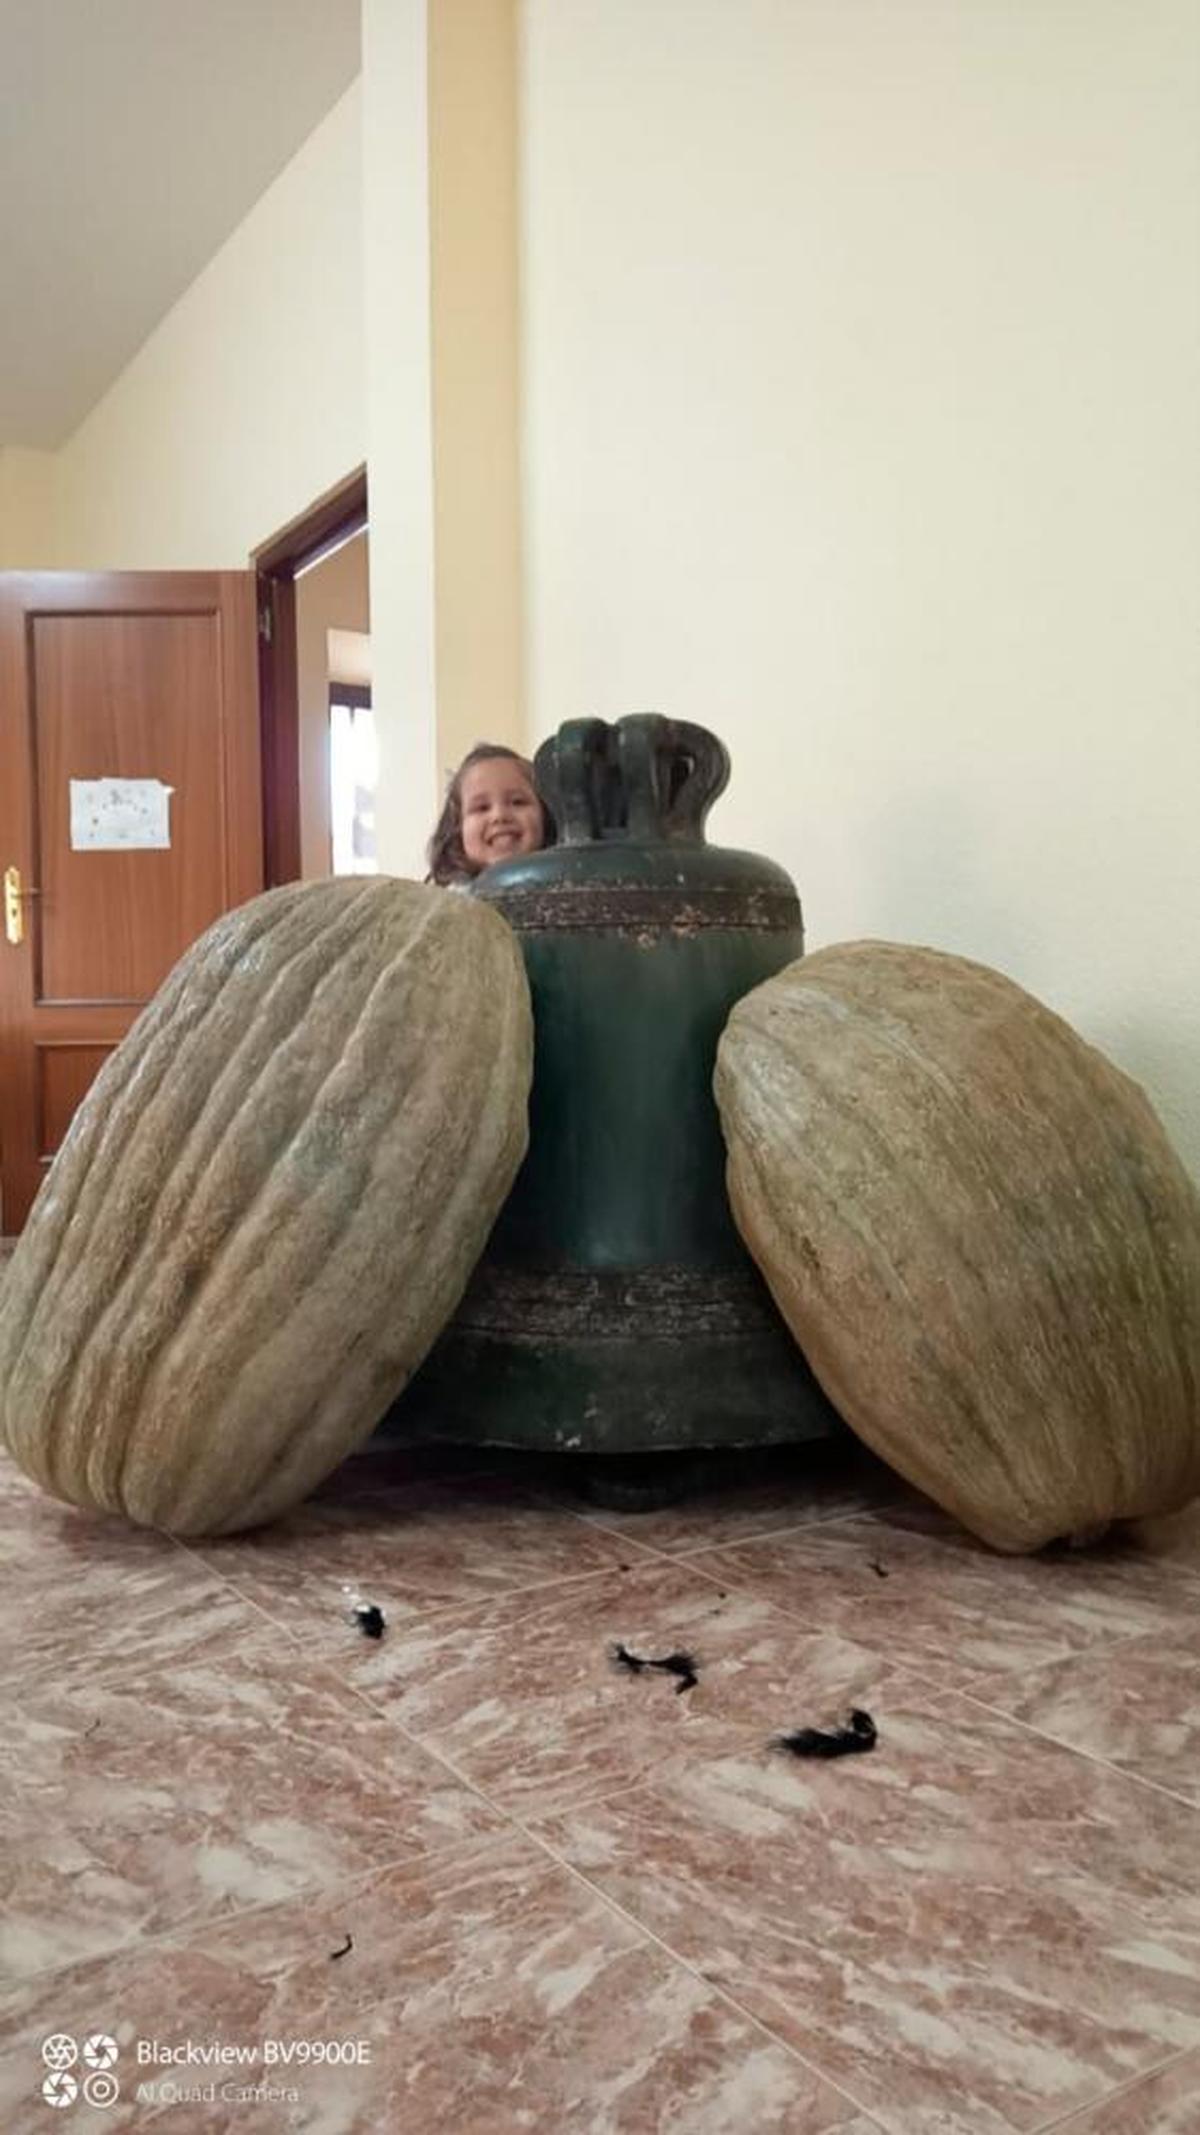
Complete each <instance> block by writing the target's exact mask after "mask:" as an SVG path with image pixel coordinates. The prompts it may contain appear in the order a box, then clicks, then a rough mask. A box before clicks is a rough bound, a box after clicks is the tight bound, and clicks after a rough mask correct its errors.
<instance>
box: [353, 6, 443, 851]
mask: <svg viewBox="0 0 1200 2135" xmlns="http://www.w3.org/2000/svg"><path fill="white" fill-rule="evenodd" d="M362 38H363V75H362V82H363V247H364V249H363V258H364V274H365V302H366V321H367V466H368V470H369V475H370V483H371V657H372V665H373V668H374V682H373V685H372V692H373V700H374V711H375V726H376V732H377V734H378V737H379V781H380V783H379V808H378V814H377V817H376V829H377V835H378V843H379V864H380V867H381V868H382V869H383V870H384V871H385V872H386V873H389V874H395V875H420V874H421V873H423V871H424V858H423V855H424V847H425V841H426V839H427V838H428V836H429V831H430V827H431V824H432V822H433V818H434V814H435V810H436V802H437V793H438V775H437V762H438V746H437V673H436V659H435V648H434V540H433V442H432V418H431V395H432V383H431V374H432V356H431V350H430V315H429V112H428V86H427V84H428V39H427V24H426V0H363V10H362Z"/></svg>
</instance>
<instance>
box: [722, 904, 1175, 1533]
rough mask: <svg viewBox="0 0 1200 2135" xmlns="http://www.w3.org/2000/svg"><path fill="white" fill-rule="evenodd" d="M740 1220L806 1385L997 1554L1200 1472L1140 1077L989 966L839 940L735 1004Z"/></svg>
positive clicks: (1080, 1525)
mask: <svg viewBox="0 0 1200 2135" xmlns="http://www.w3.org/2000/svg"><path fill="white" fill-rule="evenodd" d="M715 1090H716V1096H717V1102H718V1105H719V1108H720V1112H721V1119H722V1125H723V1128H724V1132H725V1137H726V1142H727V1146H728V1184H729V1192H730V1197H731V1200H732V1204H733V1208H734V1212H735V1215H736V1218H737V1222H738V1225H739V1227H740V1229H741V1232H742V1235H743V1237H744V1239H745V1241H746V1243H747V1245H748V1246H749V1248H750V1251H751V1252H752V1253H753V1255H754V1256H755V1258H756V1259H757V1261H758V1262H759V1265H760V1267H761V1268H762V1270H763V1273H764V1274H765V1276H766V1278H767V1281H768V1283H769V1284H770V1287H771V1290H772V1292H773V1294H774V1296H775V1299H776V1302H777V1304H778V1305H779V1307H780V1309H781V1311H782V1313H783V1315H784V1317H785V1319H786V1320H787V1322H788V1324H789V1326H790V1327H791V1330H792V1333H793V1334H794V1335H795V1337H796V1340H797V1341H798V1342H799V1344H800V1346H801V1348H802V1349H803V1351H804V1353H805V1355H806V1357H807V1358H808V1361H809V1363H810V1365H811V1367H812V1369H813V1371H814V1372H815V1374H816V1376H817V1378H818V1379H819V1380H820V1382H821V1384H822V1386H823V1387H824V1389H825V1391H826V1393H827V1394H828V1395H829V1397H830V1399H831V1400H832V1401H833V1402H834V1404H835V1406H836V1407H837V1408H838V1409H839V1410H840V1411H841V1413H842V1415H843V1416H844V1418H845V1419H846V1421H847V1423H849V1424H850V1425H851V1427H852V1429H853V1430H855V1431H856V1432H857V1433H858V1435H859V1436H860V1437H861V1438H863V1439H865V1440H866V1442H867V1444H868V1445H870V1446H871V1447H873V1448H874V1450H875V1451H876V1452H877V1453H879V1454H881V1455H882V1457H883V1459H884V1460H886V1461H888V1462H889V1463H890V1464H891V1466H892V1467H894V1468H896V1469H898V1470H899V1472H900V1473H901V1474H903V1475H905V1476H907V1477H908V1479H909V1480H910V1481H911V1482H913V1483H915V1484H916V1485H918V1487H919V1488H920V1489H922V1490H924V1491H925V1492H927V1493H928V1495H929V1496H930V1497H932V1498H934V1499H936V1500H937V1502H938V1503H939V1504H940V1505H942V1506H943V1507H945V1508H946V1509H947V1510H949V1511H950V1512H952V1513H954V1514H955V1515H956V1516H957V1517H958V1518H959V1519H960V1520H961V1521H962V1522H963V1523H964V1525H965V1526H967V1527H969V1528H971V1529H972V1530H973V1531H974V1532H975V1533H976V1534H978V1535H979V1536H981V1537H982V1538H983V1539H984V1540H985V1541H987V1542H989V1543H991V1544H992V1545H993V1546H994V1547H996V1548H997V1549H1004V1550H1032V1549H1036V1548H1038V1547H1039V1546H1040V1545H1041V1544H1042V1543H1045V1542H1048V1541H1050V1540H1051V1539H1052V1538H1054V1537H1057V1536H1062V1535H1077V1534H1085V1533H1087V1532H1089V1531H1091V1530H1094V1529H1096V1528H1099V1527H1103V1526H1104V1525H1105V1524H1106V1523H1107V1522H1109V1521H1111V1520H1113V1519H1117V1518H1122V1517H1130V1516H1133V1515H1139V1514H1146V1513H1152V1512H1159V1511H1166V1510H1169V1509H1172V1508H1174V1507H1176V1506H1179V1505H1181V1504H1183V1503H1185V1502H1186V1501H1187V1500H1188V1498H1190V1497H1191V1496H1193V1495H1194V1494H1195V1493H1196V1492H1197V1491H1200V1203H1198V1200H1197V1195H1196V1192H1195V1189H1194V1187H1193V1186H1192V1184H1191V1182H1190V1180H1189V1179H1188V1177H1187V1175H1186V1173H1185V1172H1184V1170H1183V1167H1182V1165H1181V1164H1180V1163H1179V1161H1178V1160H1177V1158H1176V1157H1175V1155H1174V1154H1173V1152H1172V1150H1171V1147H1170V1145H1169V1143H1168V1141H1167V1138H1166V1135H1165V1134H1164V1132H1163V1129H1162V1127H1161V1126H1160V1124H1159V1122H1158V1120H1157V1118H1156V1117H1155V1115H1154V1113H1153V1111H1152V1110H1151V1107H1150V1105H1149V1103H1148V1102H1147V1100H1146V1098H1145V1096H1144V1095H1143V1093H1142V1091H1141V1090H1140V1089H1139V1088H1138V1087H1137V1086H1136V1084H1134V1083H1133V1082H1131V1081H1129V1080H1128V1078H1127V1077H1126V1076H1125V1075H1123V1074H1121V1073H1120V1072H1119V1071H1118V1070H1117V1069H1116V1068H1115V1067H1114V1066H1112V1064H1111V1063H1110V1062H1109V1061H1108V1060H1106V1059H1105V1058H1104V1057H1103V1056H1102V1055H1101V1054H1100V1053H1098V1052H1096V1051H1094V1050H1093V1049H1092V1048H1091V1047H1090V1046H1088V1045H1086V1044H1085V1043H1084V1042H1083V1040H1082V1039H1081V1038H1080V1037H1078V1036H1077V1035H1076V1034H1075V1033H1074V1032H1073V1031H1072V1030H1071V1029H1070V1028H1069V1026H1068V1025H1067V1024H1066V1023H1064V1022H1063V1021H1061V1019H1060V1018H1059V1017H1058V1016H1056V1015H1053V1014H1052V1013H1051V1012H1050V1010H1048V1009H1047V1008H1045V1007H1043V1006H1042V1005H1041V1004H1040V1003H1039V1002H1037V1001H1036V1000H1034V999H1032V998H1031V997H1030V995H1028V994H1027V993H1024V992H1022V990H1021V989H1020V988H1019V987H1018V986H1015V985H1013V984H1012V983H1011V981H1009V980H1008V979H1005V978H1003V977H1001V976H1000V974H999V973H998V972H995V971H992V970H988V969H986V968H985V967H983V966H981V965H979V964H974V963H968V962H966V961H964V960H963V959H962V958H960V957H955V956H947V955H942V954H939V953H937V952H936V951H934V950H930V949H919V948H908V947H904V946H902V945H899V944H895V943H888V942H851V943H848V944H846V945H844V946H840V947H837V948H830V949H824V950H821V951H820V952H818V953H817V954H816V955H814V956H810V957H808V958H807V959H805V960H804V961H802V962H798V963H794V964H792V965H790V966H789V967H788V968H787V970H785V971H784V972H782V973H781V974H780V975H779V976H778V977H776V978H772V979H768V980H767V981H766V983H765V984H764V985H762V986H759V987H757V988H756V989H755V990H754V991H753V992H752V993H750V994H748V995H747V996H746V997H745V998H744V999H743V1000H741V1001H740V1002H739V1003H738V1005H737V1007H736V1008H735V1009H734V1011H733V1013H732V1015H731V1017H730V1019H729V1022H728V1024H727V1027H726V1030H725V1033H724V1035H723V1037H722V1040H721V1044H720V1048H719V1053H718V1060H717V1068H716V1078H715Z"/></svg>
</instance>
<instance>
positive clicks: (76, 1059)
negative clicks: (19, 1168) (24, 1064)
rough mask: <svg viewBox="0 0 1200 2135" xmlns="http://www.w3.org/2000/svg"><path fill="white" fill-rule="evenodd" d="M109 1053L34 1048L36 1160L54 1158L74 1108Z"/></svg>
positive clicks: (98, 1048)
mask: <svg viewBox="0 0 1200 2135" xmlns="http://www.w3.org/2000/svg"><path fill="white" fill-rule="evenodd" d="M111 1051H112V1046H111V1045H39V1046H38V1048H37V1064H38V1076H37V1082H38V1130H39V1131H38V1137H37V1139H38V1156H39V1157H43V1158H49V1157H52V1156H53V1155H54V1152H55V1150H56V1149H57V1148H58V1146H59V1144H60V1143H61V1141H62V1138H63V1136H64V1134H65V1133H66V1131H67V1128H68V1127H69V1126H70V1124H71V1121H72V1119H73V1118H74V1116H75V1107H76V1106H77V1104H78V1103H79V1101H80V1098H82V1097H86V1095H87V1093H88V1091H89V1090H90V1089H91V1086H92V1084H93V1082H94V1081H95V1079H96V1077H97V1075H98V1074H99V1073H100V1070H101V1068H102V1067H103V1066H104V1063H105V1061H106V1060H107V1058H108V1056H109V1054H110V1053H111Z"/></svg>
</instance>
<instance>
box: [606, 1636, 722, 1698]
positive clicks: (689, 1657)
mask: <svg viewBox="0 0 1200 2135" xmlns="http://www.w3.org/2000/svg"><path fill="white" fill-rule="evenodd" d="M612 1657H613V1659H614V1661H615V1662H616V1664H617V1666H618V1668H628V1670H629V1672H630V1674H631V1675H640V1674H641V1672H642V1670H643V1668H658V1669H661V1671H662V1673H663V1674H664V1675H677V1676H678V1677H679V1681H678V1682H677V1683H676V1685H675V1692H676V1695H677V1696H678V1694H679V1693H680V1692H681V1691H684V1690H694V1689H695V1687H696V1685H697V1683H698V1682H699V1680H700V1676H699V1668H698V1663H697V1661H696V1658H695V1656H694V1654H691V1653H668V1654H665V1655H664V1656H663V1658H662V1659H661V1660H648V1659H646V1658H645V1656H644V1655H642V1654H640V1653H631V1652H630V1650H629V1648H628V1646H624V1645H619V1644H618V1645H615V1646H614V1647H613V1649H612Z"/></svg>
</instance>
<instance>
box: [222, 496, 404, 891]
mask: <svg viewBox="0 0 1200 2135" xmlns="http://www.w3.org/2000/svg"><path fill="white" fill-rule="evenodd" d="M369 547H370V533H369V524H368V507H367V478H366V470H365V469H364V468H359V469H358V470H357V472H356V473H355V474H354V475H352V476H351V477H350V478H349V479H348V480H347V481H346V482H343V483H340V484H339V485H338V487H337V488H336V489H334V490H331V491H329V492H328V494H327V495H326V496H324V497H322V498H320V499H318V501H317V502H316V504H314V505H312V506H311V507H310V509H309V510H308V511H307V512H305V513H303V514H302V515H301V517H300V518H298V519H296V520H293V521H292V522H291V524H290V525H289V526H287V527H285V528H283V529H282V531H281V532H280V533H278V534H275V535H272V537H271V539H270V540H269V541H268V542H265V543H264V544H263V545H262V547H260V548H258V549H257V550H256V551H255V552H254V555H253V557H252V559H251V561H252V563H253V565H254V568H255V571H256V573H257V576H258V587H259V683H260V697H261V707H262V753H263V844H264V856H265V874H266V881H267V886H268V888H271V887H274V886H275V885H276V884H278V883H281V882H296V881H316V880H318V879H320V878H321V877H322V876H325V875H331V874H364V873H373V872H375V868H376V866H377V861H376V858H375V815H374V810H375V736H374V711H373V707H372V703H371V638H370V608H369V594H368V560H369Z"/></svg>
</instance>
